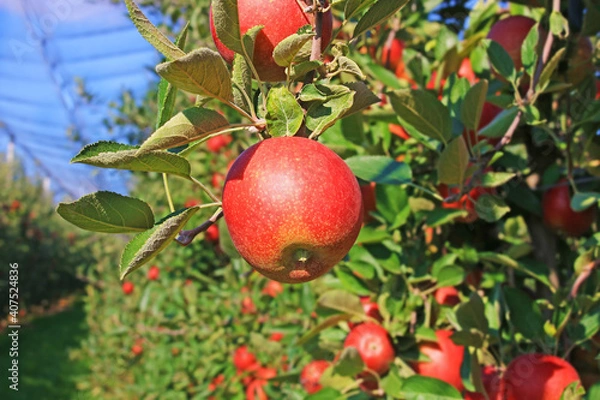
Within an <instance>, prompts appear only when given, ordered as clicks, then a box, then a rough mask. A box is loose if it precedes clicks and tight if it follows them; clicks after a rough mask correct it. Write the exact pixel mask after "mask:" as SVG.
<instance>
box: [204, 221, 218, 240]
mask: <svg viewBox="0 0 600 400" xmlns="http://www.w3.org/2000/svg"><path fill="white" fill-rule="evenodd" d="M204 237H205V238H206V240H208V241H209V242H211V243H216V242H218V241H219V227H218V226H217V225H216V224H212V225H211V226H209V227H208V229H206V232H205V233H204Z"/></svg>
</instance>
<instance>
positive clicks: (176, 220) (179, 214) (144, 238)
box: [119, 206, 200, 280]
mask: <svg viewBox="0 0 600 400" xmlns="http://www.w3.org/2000/svg"><path fill="white" fill-rule="evenodd" d="M199 209H200V208H199V207H197V206H196V207H190V208H187V209H185V210H179V211H176V212H174V213H172V214H170V215H168V216H167V217H166V218H164V219H162V220H161V221H159V222H157V223H156V225H154V227H153V228H152V229H148V230H147V231H145V232H142V233H139V234H137V235H136V236H135V237H134V238H133V239H132V240H131V241H130V242H129V243H127V246H125V249H124V250H123V254H122V255H121V263H120V267H119V269H120V271H121V280H123V279H125V277H126V276H127V275H129V274H130V273H132V272H133V271H135V270H136V269H138V268H140V267H141V266H142V265H144V264H146V263H147V262H149V261H150V260H152V259H153V258H154V257H156V256H157V255H158V253H160V252H161V251H162V250H163V249H164V248H165V247H167V245H168V244H169V243H171V242H172V241H173V240H174V239H175V237H176V236H177V234H178V233H179V232H180V231H181V230H182V229H183V227H184V226H185V224H186V223H187V222H188V221H189V220H190V218H191V217H192V216H193V215H194V214H195V213H196V212H197V211H198V210H199Z"/></svg>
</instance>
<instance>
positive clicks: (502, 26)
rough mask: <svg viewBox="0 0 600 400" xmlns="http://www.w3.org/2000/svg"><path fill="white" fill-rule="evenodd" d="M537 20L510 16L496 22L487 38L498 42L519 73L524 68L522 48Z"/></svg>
mask: <svg viewBox="0 0 600 400" xmlns="http://www.w3.org/2000/svg"><path fill="white" fill-rule="evenodd" d="M534 25H535V20H533V19H531V18H528V17H524V16H521V15H515V16H510V17H508V18H504V19H501V20H500V21H498V22H496V23H495V24H494V25H493V26H492V28H491V29H490V31H489V33H488V35H487V37H488V38H489V39H491V40H493V41H495V42H497V43H498V44H499V45H500V46H502V48H504V50H506V52H507V53H508V54H509V55H510V58H512V60H513V63H514V64H515V68H516V69H517V71H518V70H519V69H521V67H523V63H522V61H521V46H522V45H523V42H524V41H525V38H526V37H527V34H528V33H529V31H530V30H531V28H532V27H533V26H534Z"/></svg>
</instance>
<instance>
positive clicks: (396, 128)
mask: <svg viewBox="0 0 600 400" xmlns="http://www.w3.org/2000/svg"><path fill="white" fill-rule="evenodd" d="M388 129H389V130H390V132H391V133H392V135H396V136H398V137H399V138H400V139H404V140H408V139H410V135H409V134H408V132H406V129H404V128H403V127H402V125H399V124H389V125H388Z"/></svg>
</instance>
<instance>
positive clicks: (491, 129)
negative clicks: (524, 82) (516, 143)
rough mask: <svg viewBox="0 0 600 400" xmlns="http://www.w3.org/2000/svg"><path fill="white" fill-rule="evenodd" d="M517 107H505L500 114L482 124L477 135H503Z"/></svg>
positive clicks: (493, 136) (516, 111)
mask: <svg viewBox="0 0 600 400" xmlns="http://www.w3.org/2000/svg"><path fill="white" fill-rule="evenodd" d="M518 112H519V109H518V108H516V107H512V108H507V109H506V110H502V112H500V114H498V115H497V116H496V118H494V119H493V120H492V122H490V123H489V124H487V125H486V126H484V127H483V128H482V129H481V130H480V131H479V136H485V137H487V138H499V137H502V136H504V134H505V133H506V132H507V131H508V128H510V126H511V125H512V123H513V121H514V120H515V117H516V116H517V113H518Z"/></svg>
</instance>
